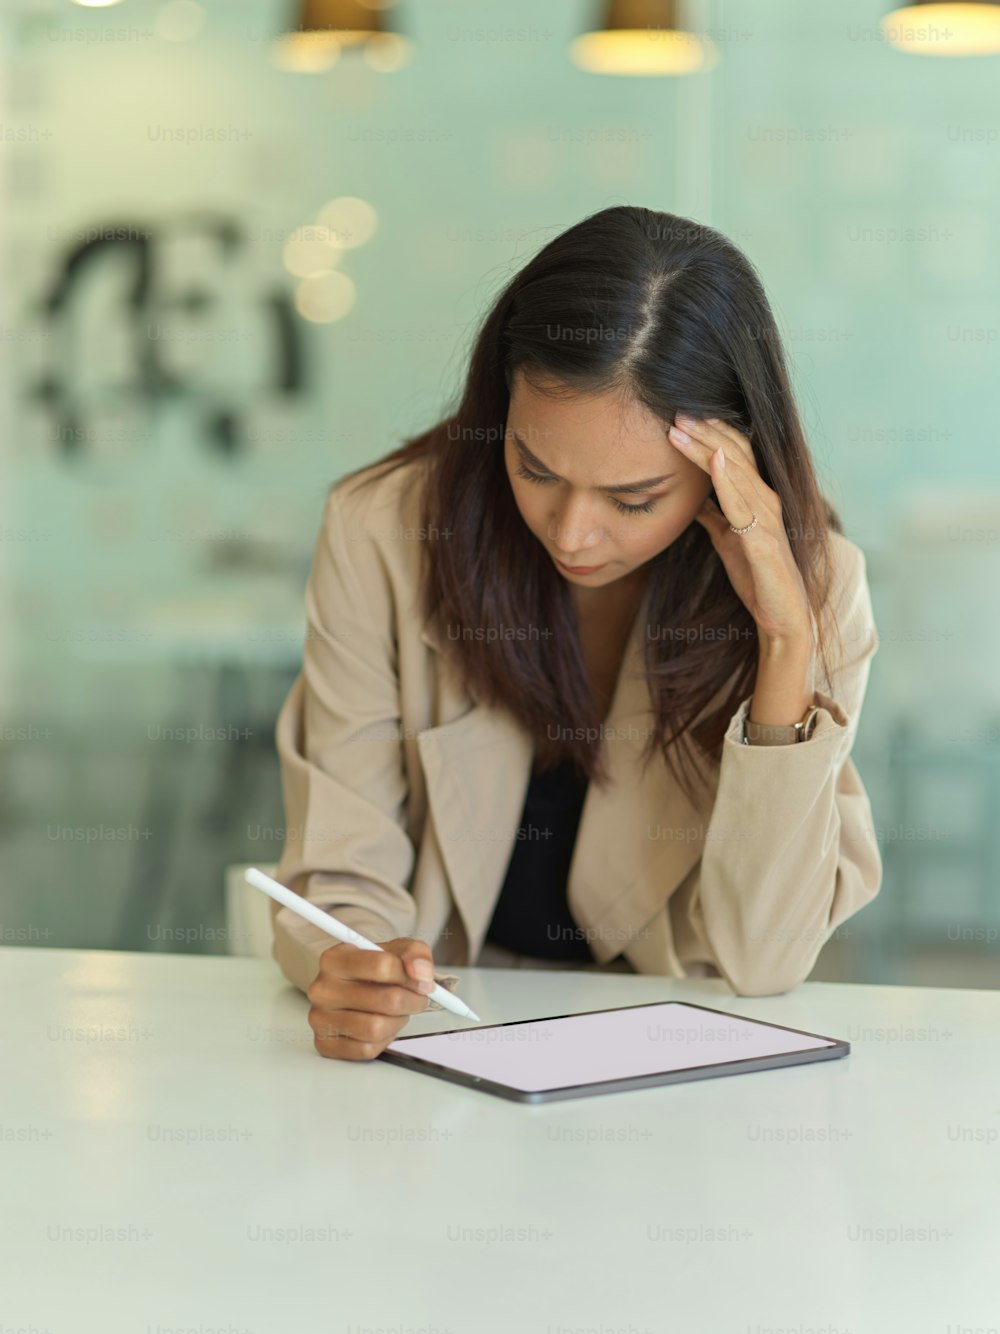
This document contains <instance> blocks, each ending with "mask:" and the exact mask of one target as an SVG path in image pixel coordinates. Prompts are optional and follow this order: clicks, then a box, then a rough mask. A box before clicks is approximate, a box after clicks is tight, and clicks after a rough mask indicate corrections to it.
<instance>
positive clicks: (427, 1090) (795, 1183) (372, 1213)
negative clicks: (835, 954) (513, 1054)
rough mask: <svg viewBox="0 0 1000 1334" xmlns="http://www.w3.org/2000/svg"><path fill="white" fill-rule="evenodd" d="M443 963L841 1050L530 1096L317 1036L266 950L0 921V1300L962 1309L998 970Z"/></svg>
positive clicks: (593, 1311) (365, 1311)
mask: <svg viewBox="0 0 1000 1334" xmlns="http://www.w3.org/2000/svg"><path fill="white" fill-rule="evenodd" d="M460 971H461V973H462V980H461V983H460V991H461V994H462V995H463V996H464V997H465V998H466V999H467V1000H468V1001H469V1003H470V1004H471V1005H472V1006H473V1007H474V1008H475V1009H476V1010H477V1011H478V1012H479V1013H480V1014H481V1015H482V1016H483V1018H484V1021H485V1022H497V1021H500V1020H505V1019H524V1018H531V1017H544V1016H546V1015H554V1014H564V1013H570V1012H576V1011H581V1010H592V1009H600V1008H604V1007H607V1006H620V1005H629V1004H640V1003H643V1002H647V1001H655V1000H663V999H679V1000H688V1001H693V1002H695V1003H697V1004H701V1005H708V1006H711V1007H713V1008H717V1009H720V1010H726V1011H731V1012H733V1013H737V1014H742V1015H750V1016H754V1017H759V1018H762V1019H768V1020H772V1021H774V1022H776V1023H780V1024H785V1025H788V1026H790V1027H794V1028H804V1029H808V1030H811V1031H814V1032H818V1033H823V1034H827V1035H829V1036H834V1037H842V1038H846V1039H847V1040H848V1041H850V1042H851V1043H852V1052H851V1054H850V1055H849V1056H848V1057H846V1058H845V1059H843V1060H840V1061H834V1062H829V1063H818V1064H814V1065H803V1066H798V1067H791V1068H787V1069H780V1070H772V1071H761V1072H757V1073H753V1074H746V1075H735V1076H728V1077H723V1078H717V1079H709V1080H704V1081H701V1082H695V1083H689V1084H678V1085H673V1086H666V1087H663V1088H659V1089H649V1090H643V1091H638V1092H629V1093H617V1094H604V1095H600V1096H597V1097H590V1098H583V1099H580V1100H577V1101H572V1102H562V1103H554V1104H550V1105H547V1106H545V1105H543V1106H530V1105H523V1104H516V1103H510V1102H505V1101H503V1100H501V1099H499V1098H495V1097H492V1096H490V1095H487V1094H484V1093H479V1092H476V1091H474V1090H472V1089H465V1088H461V1087H458V1086H455V1085H451V1084H448V1083H445V1082H444V1081H441V1080H437V1079H432V1078H429V1077H427V1076H423V1075H419V1074H416V1073H413V1072H411V1071H407V1070H403V1069H401V1068H399V1067H395V1066H392V1065H389V1064H387V1063H386V1062H384V1061H372V1062H365V1063H351V1062H341V1061H330V1060H324V1059H323V1058H321V1057H320V1056H318V1055H317V1054H316V1052H315V1051H314V1049H313V1046H312V1035H311V1032H310V1030H309V1029H308V1027H307V1025H306V1012H307V1009H308V1002H307V1000H306V998H305V997H304V996H302V995H301V994H300V993H298V992H297V991H295V990H294V989H292V988H291V987H289V986H288V985H287V984H286V983H285V982H284V980H283V978H282V977H281V975H280V974H279V973H278V971H277V968H276V967H275V966H274V965H273V964H272V963H271V962H270V961H266V960H260V959H236V958H208V957H204V956H190V955H187V956H185V955H158V954H146V955H139V954H127V953H114V952H98V951H95V952H87V951H79V952H78V951H71V950H30V949H7V950H4V951H0V1016H2V1017H0V1026H2V1032H3V1038H4V1050H5V1053H6V1056H5V1061H4V1106H3V1133H2V1141H0V1142H2V1150H0V1151H2V1156H3V1163H4V1171H3V1176H4V1181H3V1184H2V1187H0V1189H2V1194H3V1198H4V1202H5V1208H4V1210H3V1222H2V1225H0V1226H2V1229H3V1231H2V1241H0V1244H2V1252H3V1256H4V1261H5V1269H6V1272H7V1274H8V1276H9V1277H8V1279H7V1281H6V1283H5V1287H4V1324H5V1327H13V1328H22V1327H23V1328H29V1329H38V1330H50V1331H52V1334H58V1332H60V1331H72V1334H90V1331H95V1334H96V1332H97V1331H100V1334H116V1331H126V1330H140V1331H144V1330H150V1331H157V1334H159V1331H161V1330H178V1329H196V1330H199V1331H209V1330H211V1331H217V1330H225V1331H233V1330H237V1331H242V1332H244V1334H245V1332H246V1331H252V1332H253V1334H289V1331H295V1334H310V1332H311V1331H317V1334H319V1332H320V1331H322V1334H329V1330H330V1329H331V1328H332V1329H334V1330H337V1329H346V1330H349V1331H351V1334H354V1331H355V1330H368V1329H377V1328H381V1329H383V1330H386V1331H389V1330H392V1331H399V1334H406V1332H407V1331H424V1334H434V1332H435V1331H436V1332H437V1334H444V1331H446V1330H447V1331H451V1334H460V1332H463V1334H464V1332H465V1331H467V1332H468V1334H484V1332H492V1331H498V1334H499V1332H500V1331H503V1334H510V1331H512V1330H537V1331H538V1334H545V1331H549V1332H550V1334H552V1331H556V1330H561V1329H563V1328H566V1327H569V1328H574V1329H578V1328H586V1329H591V1328H596V1329H597V1330H600V1331H602V1334H603V1331H605V1330H607V1331H610V1330H631V1331H636V1332H638V1331H647V1332H648V1334H668V1332H669V1334H674V1332H675V1331H681V1334H695V1332H697V1331H706V1334H709V1332H711V1334H719V1332H720V1331H733V1332H734V1334H744V1332H745V1331H747V1330H749V1331H751V1334H754V1331H756V1330H757V1329H758V1327H760V1329H761V1330H766V1329H768V1328H773V1329H777V1328H781V1329H783V1330H793V1329H794V1330H797V1331H803V1332H804V1331H806V1330H810V1329H813V1330H820V1329H823V1330H827V1331H833V1330H838V1331H846V1330H850V1331H852V1332H853V1334H861V1331H865V1330H878V1332H879V1334H893V1332H894V1331H899V1332H900V1334H914V1331H917V1330H928V1331H929V1330H944V1329H946V1328H948V1326H949V1324H950V1327H951V1328H952V1329H957V1328H965V1327H967V1326H969V1327H976V1326H979V1327H982V1326H988V1325H989V1323H990V1319H991V1317H995V1314H996V1301H997V1287H996V1272H995V1260H996V1255H997V1251H998V1247H1000V1205H998V1199H997V1190H996V1180H997V1162H998V1155H1000V994H998V993H994V992H986V991H948V990H941V989H932V990H926V991H924V990H918V989H913V988H907V987H898V988H897V987H876V986H854V985H849V986H848V985H837V984H831V983H806V984H804V985H803V986H801V987H800V988H798V989H797V990H796V991H795V992H792V993H791V994H789V995H785V996H774V997H764V998H760V997H754V998H747V997H744V998H738V997H734V996H733V995H732V994H731V993H729V992H728V991H727V989H726V987H725V985H724V983H722V982H721V981H720V980H709V979H704V980H693V979H692V980H682V981H671V980H669V979H666V978H660V977H644V976H638V975H635V976H632V975H628V974H591V973H586V972H570V971H561V970H559V971H551V972H546V971H537V972H534V971H525V970H501V969H485V968H483V969H475V968H467V969H463V970H460ZM459 1022H460V1021H456V1020H455V1018H454V1016H451V1015H447V1014H444V1013H442V1012H432V1013H430V1014H427V1015H421V1016H419V1017H416V1018H414V1019H411V1021H410V1023H409V1024H408V1026H407V1029H406V1030H405V1031H406V1032H407V1033H411V1032H419V1031H433V1030H437V1029H443V1028H450V1027H455V1026H456V1024H457V1023H459ZM498 1290H499V1291H498ZM501 1294H502V1295H501Z"/></svg>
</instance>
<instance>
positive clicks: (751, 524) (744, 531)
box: [729, 514, 757, 537]
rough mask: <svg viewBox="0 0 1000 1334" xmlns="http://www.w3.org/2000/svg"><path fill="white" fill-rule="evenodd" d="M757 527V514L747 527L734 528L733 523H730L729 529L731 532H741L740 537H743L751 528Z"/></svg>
mask: <svg viewBox="0 0 1000 1334" xmlns="http://www.w3.org/2000/svg"><path fill="white" fill-rule="evenodd" d="M756 527H757V516H756V514H755V515H754V516H753V518H752V519H751V520H750V522H749V523H748V524H747V526H746V527H745V528H734V527H733V525H732V524H730V525H729V531H730V532H731V533H739V535H740V537H742V536H743V534H744V533H749V531H750V529H751V528H756Z"/></svg>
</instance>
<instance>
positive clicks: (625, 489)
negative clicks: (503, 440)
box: [511, 431, 677, 495]
mask: <svg viewBox="0 0 1000 1334" xmlns="http://www.w3.org/2000/svg"><path fill="white" fill-rule="evenodd" d="M511 435H513V437H514V443H515V444H516V445H517V447H518V449H519V450H520V451H521V454H522V455H523V456H524V458H526V459H527V460H528V462H529V463H530V464H532V466H533V467H535V468H537V469H538V470H539V472H544V473H548V475H549V476H550V477H558V478H559V481H560V482H564V481H565V480H566V478H565V477H559V474H558V473H557V472H553V471H552V470H551V468H547V467H546V466H545V464H544V463H543V462H542V460H541V459H540V458H538V456H537V455H535V454H532V452H531V450H530V449H529V448H528V446H527V445H526V444H525V443H524V441H523V440H522V439H521V437H520V436H519V435H518V433H517V432H516V431H512V432H511ZM676 476H677V473H676V472H665V473H664V474H663V476H662V477H647V478H646V480H645V481H644V482H626V483H625V485H624V486H602V487H600V488H599V490H601V491H612V492H614V493H616V494H624V495H634V494H635V493H636V492H638V491H648V490H649V489H650V487H653V486H656V485H658V483H660V482H665V481H667V479H668V478H670V477H676Z"/></svg>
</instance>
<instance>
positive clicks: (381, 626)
mask: <svg viewBox="0 0 1000 1334" xmlns="http://www.w3.org/2000/svg"><path fill="white" fill-rule="evenodd" d="M345 519H346V516H345V514H344V502H343V500H342V498H341V496H340V494H339V493H338V491H337V490H336V489H334V490H333V491H331V493H330V495H329V497H328V499H327V502H326V505H325V507H324V512H323V523H322V527H321V529H320V533H319V536H318V538H317V541H316V546H315V551H314V556H313V562H312V568H311V571H310V574H309V579H308V582H307V585H306V595H305V604H306V618H307V629H306V636H305V646H304V650H303V663H302V670H301V672H300V673H299V675H298V677H297V678H296V680H295V683H294V685H293V686H292V689H291V691H290V692H289V695H288V697H287V699H286V700H285V702H284V704H283V705H282V709H281V712H280V714H279V716H278V722H277V726H276V731H275V740H276V745H277V750H278V758H279V763H280V767H281V780H282V789H283V795H284V805H285V841H284V844H283V850H282V855H281V859H280V861H279V863H278V867H277V870H276V872H275V878H276V879H277V880H279V881H281V883H282V884H285V885H287V886H288V887H289V888H290V889H292V890H294V891H295V892H296V893H299V894H302V895H304V896H305V897H306V898H307V899H308V900H309V901H310V902H312V903H315V904H316V905H317V906H319V907H321V908H324V909H327V910H329V911H330V912H332V913H334V914H335V916H337V917H339V918H340V919H341V920H342V921H343V922H345V923H346V924H347V925H348V926H352V927H354V929H355V930H357V931H360V932H361V933H362V935H366V936H368V937H369V939H371V940H375V941H384V940H391V939H393V938H395V937H396V936H406V935H411V934H412V933H413V930H414V926H415V922H416V907H415V904H414V901H413V898H412V896H411V894H410V893H409V891H408V890H407V889H406V888H405V886H406V885H407V884H408V883H409V880H410V876H411V874H412V871H413V867H414V861H415V851H414V847H413V844H412V842H411V840H410V838H409V836H408V835H407V833H406V829H405V806H406V800H407V796H408V781H407V777H406V772H405V764H404V756H403V745H402V740H401V728H400V690H399V678H398V669H397V650H396V639H395V634H394V630H393V625H394V607H393V599H392V590H391V588H390V585H389V581H388V578H387V576H386V574H385V572H384V570H383V568H382V565H381V561H380V559H379V555H378V552H377V550H376V548H375V547H374V544H373V543H372V541H371V539H370V537H368V536H366V534H365V533H364V532H363V531H360V530H357V529H355V528H354V527H351V528H349V527H348V525H347V523H346V521H345ZM271 917H272V923H273V929H274V946H273V951H272V953H273V957H274V959H275V960H276V962H277V963H278V964H279V966H280V967H281V970H282V972H283V973H284V974H285V976H286V977H287V978H288V980H289V981H290V982H292V983H293V984H294V985H295V986H297V987H299V988H300V989H301V990H302V991H305V990H306V989H307V988H308V987H309V985H310V984H311V983H312V982H313V980H314V979H315V977H316V975H317V973H318V972H319V961H320V955H321V954H322V953H323V951H324V950H326V949H329V948H330V947H331V946H332V945H334V944H336V941H334V940H333V939H332V938H331V937H330V936H328V935H326V934H325V932H322V931H320V930H319V928H318V927H316V926H313V925H312V924H311V923H309V922H305V921H303V920H302V918H300V917H298V916H297V915H296V914H295V913H293V912H292V911H291V910H290V909H288V908H282V907H281V906H280V905H279V904H277V903H273V901H272V909H271Z"/></svg>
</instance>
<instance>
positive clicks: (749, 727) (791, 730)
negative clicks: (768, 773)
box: [743, 704, 819, 746]
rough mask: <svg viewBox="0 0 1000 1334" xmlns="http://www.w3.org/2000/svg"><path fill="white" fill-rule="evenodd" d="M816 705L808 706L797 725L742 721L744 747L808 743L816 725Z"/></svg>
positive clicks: (817, 710)
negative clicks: (798, 742)
mask: <svg viewBox="0 0 1000 1334" xmlns="http://www.w3.org/2000/svg"><path fill="white" fill-rule="evenodd" d="M817 713H819V705H818V704H810V705H809V707H808V709H806V711H805V713H804V714H803V715H802V717H801V719H800V720H799V721H798V722H797V723H783V724H779V723H753V722H751V721H750V719H749V718H745V719H744V720H743V744H744V746H750V745H754V746H788V745H792V744H794V743H795V742H796V741H808V740H809V738H810V736H811V735H812V731H813V728H814V727H815V725H816V715H817Z"/></svg>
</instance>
